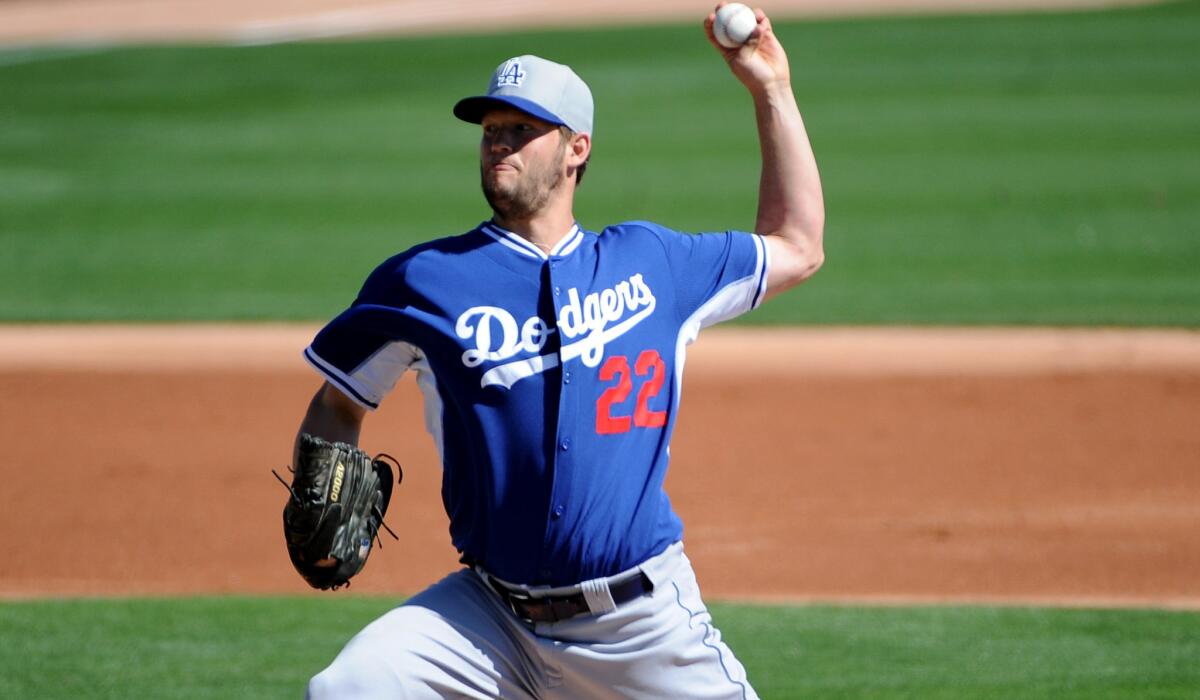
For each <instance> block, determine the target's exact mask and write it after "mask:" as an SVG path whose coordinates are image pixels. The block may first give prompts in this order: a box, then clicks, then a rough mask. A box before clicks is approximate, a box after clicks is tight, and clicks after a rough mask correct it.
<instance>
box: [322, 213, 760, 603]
mask: <svg viewBox="0 0 1200 700" xmlns="http://www.w3.org/2000/svg"><path fill="white" fill-rule="evenodd" d="M767 267H768V260H767V251H766V246H765V245H764V242H763V240H762V238H761V237H759V236H757V235H755V234H750V233H742V232H725V233H705V234H684V233H678V232H675V231H671V230H669V229H666V228H663V227H661V226H659V225H657V224H653V223H648V222H630V223H624V224H620V225H616V226H611V227H609V228H606V229H604V230H603V231H602V232H600V233H592V232H587V231H584V230H582V229H581V228H579V227H578V226H575V227H573V228H572V229H571V231H570V232H569V233H568V234H567V235H566V236H565V237H564V238H563V239H562V240H561V241H560V242H559V243H558V245H557V246H555V248H554V250H552V251H551V252H550V253H549V254H546V253H544V252H542V251H541V250H540V249H538V248H537V247H536V246H534V245H533V244H531V243H529V242H528V241H526V240H525V239H523V238H521V237H520V236H518V235H516V234H514V233H512V232H508V231H505V230H503V229H501V228H499V227H498V226H496V225H495V224H493V223H484V224H482V225H480V226H479V227H478V228H476V229H474V230H472V231H469V232H467V233H465V234H463V235H461V236H454V237H450V238H443V239H439V240H436V241H432V242H430V243H426V244H424V245H420V246H417V247H415V248H412V249H410V250H408V251H407V252H404V253H402V254H400V255H397V256H395V257H393V258H391V259H389V260H387V261H386V262H384V263H383V264H382V265H380V266H379V267H378V268H377V269H376V270H375V271H374V272H373V273H372V274H371V275H370V277H369V278H368V279H367V281H366V283H365V284H364V285H363V288H362V291H361V292H360V293H359V295H358V298H357V299H356V300H355V302H354V304H353V305H352V306H351V307H350V308H348V309H347V310H346V311H344V312H343V313H342V314H341V315H339V316H337V317H336V318H335V319H333V320H332V321H331V322H330V323H329V324H328V325H327V326H325V327H324V328H323V329H322V330H321V331H320V332H319V333H318V334H317V336H316V338H315V339H314V340H313V342H312V344H311V345H310V346H309V347H308V348H307V349H306V350H305V357H306V358H307V360H308V361H309V362H310V363H311V364H312V365H313V366H314V367H315V368H316V369H317V370H318V371H319V372H321V374H323V375H324V377H325V378H326V379H327V380H328V381H329V382H330V383H332V384H333V385H335V386H337V387H339V388H340V389H341V390H342V391H343V392H345V393H346V394H347V395H348V396H350V397H351V398H353V399H354V400H355V401H356V402H358V403H359V404H361V405H363V406H365V407H367V408H368V409H374V408H376V407H377V406H378V405H379V402H380V401H382V400H383V398H384V396H385V395H386V394H387V393H388V392H389V391H390V390H391V389H392V387H393V386H394V385H395V383H396V381H397V379H398V378H399V377H400V376H401V375H402V374H403V373H404V372H406V371H408V370H413V371H414V372H415V375H416V380H417V383H418V385H419V387H420V389H421V391H422V394H423V396H424V400H425V422H426V427H427V429H428V430H429V432H430V434H431V435H432V436H433V439H434V442H435V443H436V445H437V448H438V451H439V453H440V455H441V459H442V465H443V479H442V499H443V502H444V505H445V508H446V512H447V514H448V515H449V517H450V535H451V539H452V541H453V543H454V546H455V547H456V548H457V549H458V550H459V551H460V552H462V553H463V554H464V555H465V557H466V558H467V559H468V560H470V561H472V562H475V563H478V564H479V565H481V566H483V567H484V568H485V569H487V570H488V571H489V572H491V573H492V574H493V575H495V576H498V577H500V578H501V579H505V580H507V581H511V582H514V583H523V584H529V585H552V586H557V585H569V584H574V583H579V582H581V581H586V580H590V579H594V578H598V577H602V576H611V575H613V574H615V573H617V572H619V571H623V570H625V569H628V568H630V567H633V566H636V565H637V564H638V563H640V562H642V561H644V560H645V559H647V558H649V557H651V556H653V555H655V554H657V553H659V552H661V551H663V550H664V549H665V548H666V547H667V546H669V545H670V544H671V543H673V542H675V541H677V540H679V539H680V538H681V537H682V534H683V526H682V523H681V522H680V520H679V518H678V517H677V516H676V515H675V513H674V511H673V510H672V509H671V504H670V501H669V499H668V498H667V495H666V493H665V492H664V490H663V480H664V478H665V476H666V471H667V462H668V457H669V455H668V445H669V443H670V438H671V431H672V429H673V428H674V425H675V419H676V416H677V414H678V408H679V399H680V383H681V379H682V372H683V365H684V351H685V347H686V346H687V345H688V344H689V343H691V342H692V341H693V340H695V338H696V335H697V333H699V331H700V329H701V328H703V327H705V326H708V325H711V324H713V323H716V322H718V321H721V320H724V319H727V318H731V317H733V316H736V315H738V314H741V313H743V312H745V311H748V310H750V309H752V308H754V307H755V306H757V305H758V304H759V303H760V302H761V300H762V298H763V294H764V292H765V288H766V281H767Z"/></svg>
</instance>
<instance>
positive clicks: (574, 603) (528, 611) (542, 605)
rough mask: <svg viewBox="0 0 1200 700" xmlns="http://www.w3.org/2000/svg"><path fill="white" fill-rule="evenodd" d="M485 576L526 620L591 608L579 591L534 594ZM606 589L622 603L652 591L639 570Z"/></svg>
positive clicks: (565, 615) (569, 614) (557, 618)
mask: <svg viewBox="0 0 1200 700" xmlns="http://www.w3.org/2000/svg"><path fill="white" fill-rule="evenodd" d="M486 578H487V581H488V583H490V584H491V585H492V588H494V589H496V593H497V594H499V595H500V599H501V600H503V601H504V603H505V604H506V605H508V607H509V608H510V609H511V610H512V611H513V612H514V613H515V614H516V616H517V617H519V618H521V619H522V620H525V621H526V622H560V621H562V620H567V619H570V618H572V617H577V616H579V615H586V614H588V613H590V612H591V611H592V610H591V608H589V607H588V604H587V599H586V598H584V596H583V593H582V592H580V593H571V594H568V595H551V596H537V597H534V596H531V595H529V594H528V593H526V592H525V591H523V590H512V589H510V588H508V587H506V586H505V585H504V584H502V583H500V582H499V581H497V580H496V579H494V578H492V577H491V576H488V577H486ZM608 590H609V593H611V594H612V599H613V602H614V603H616V604H617V605H623V604H625V603H628V602H629V601H631V600H634V599H635V598H640V597H642V596H644V595H646V594H647V593H649V592H650V591H652V590H654V584H653V583H651V582H650V579H649V578H647V577H646V574H644V573H642V572H640V571H639V572H638V574H637V576H632V577H630V578H628V579H626V580H625V581H622V582H621V583H617V584H613V585H611V586H609V589H608Z"/></svg>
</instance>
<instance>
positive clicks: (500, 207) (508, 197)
mask: <svg viewBox="0 0 1200 700" xmlns="http://www.w3.org/2000/svg"><path fill="white" fill-rule="evenodd" d="M566 150H567V149H566V143H565V142H563V143H562V144H561V145H560V147H559V149H558V154H557V155H556V157H555V158H554V161H553V162H552V163H550V164H549V165H548V166H547V165H546V164H544V163H537V164H533V163H529V164H526V169H525V171H524V172H522V173H520V175H521V177H518V178H517V182H516V185H515V186H513V187H509V188H506V189H501V188H500V187H498V186H497V182H496V181H495V180H492V181H489V180H488V177H487V172H486V171H485V170H484V167H483V163H480V164H479V181H480V185H481V186H482V187H483V196H484V198H486V199H487V201H488V205H489V206H491V208H492V211H493V212H495V213H496V215H497V216H499V217H501V218H504V219H517V220H521V219H529V218H531V217H532V216H533V215H534V214H537V213H538V212H540V211H541V210H542V209H543V208H544V207H545V206H546V203H547V202H549V201H550V195H551V194H553V193H554V191H555V190H557V189H558V188H559V187H560V186H562V183H563V180H565V179H566V178H565V177H564V176H563V172H562V167H561V165H562V157H563V155H564V154H566Z"/></svg>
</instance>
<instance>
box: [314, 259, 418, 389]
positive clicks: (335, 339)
mask: <svg viewBox="0 0 1200 700" xmlns="http://www.w3.org/2000/svg"><path fill="white" fill-rule="evenodd" d="M403 271H404V268H403V266H402V265H397V264H395V262H394V261H388V262H387V263H384V264H383V265H381V266H380V267H379V268H377V269H376V270H375V272H373V273H372V274H371V276H370V277H368V278H367V281H366V282H365V283H364V284H363V288H362V290H361V291H360V292H359V294H358V298H357V299H355V301H354V303H353V304H352V305H351V306H350V308H348V309H346V310H345V311H343V312H342V313H341V314H339V315H338V316H337V317H335V318H334V319H333V320H332V321H330V322H329V323H328V324H326V325H325V327H324V328H322V329H321V330H320V331H319V332H318V333H317V335H316V337H315V338H314V339H313V341H312V343H311V344H310V345H309V346H308V347H307V348H305V350H304V359H305V360H307V361H308V363H309V364H310V365H312V367H313V368H314V369H316V370H317V372H318V373H320V374H321V375H322V376H323V377H324V378H325V379H326V381H328V382H329V383H330V384H332V385H334V386H336V387H337V388H338V389H340V390H341V391H342V393H344V394H346V395H347V396H348V397H350V398H351V399H352V400H354V401H355V402H356V403H358V404H359V405H361V406H363V407H364V408H367V409H369V410H375V409H376V408H378V407H379V404H380V402H381V401H383V398H384V397H385V396H386V395H387V394H388V393H390V392H391V390H392V388H393V387H394V386H395V385H396V382H397V381H398V380H399V379H400V377H401V376H402V375H403V374H404V372H405V371H406V370H407V369H408V368H409V367H411V366H412V365H413V364H414V363H416V362H418V361H419V360H421V359H422V354H421V351H420V349H419V348H417V347H416V346H415V345H413V344H412V343H411V342H408V341H407V340H406V339H405V332H404V327H405V323H404V319H405V315H404V312H403V310H404V308H405V306H406V302H405V296H406V295H405V285H404V280H403Z"/></svg>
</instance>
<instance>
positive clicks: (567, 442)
mask: <svg viewBox="0 0 1200 700" xmlns="http://www.w3.org/2000/svg"><path fill="white" fill-rule="evenodd" d="M559 447H561V448H562V450H563V452H566V451H567V450H569V449H571V441H570V440H563V441H562V443H561V444H559Z"/></svg>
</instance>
